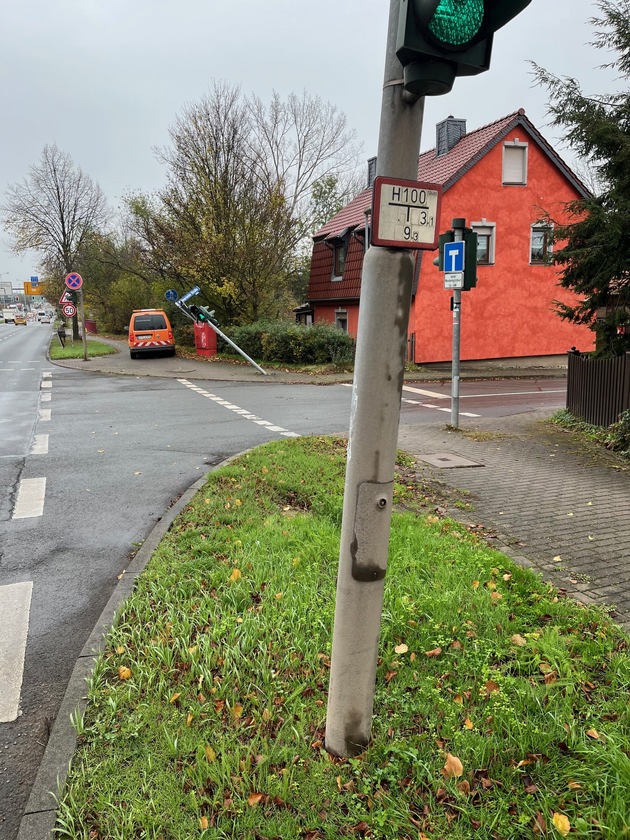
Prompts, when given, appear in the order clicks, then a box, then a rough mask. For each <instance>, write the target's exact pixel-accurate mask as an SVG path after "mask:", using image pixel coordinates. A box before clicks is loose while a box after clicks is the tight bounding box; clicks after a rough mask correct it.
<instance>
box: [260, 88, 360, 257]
mask: <svg viewBox="0 0 630 840" xmlns="http://www.w3.org/2000/svg"><path fill="white" fill-rule="evenodd" d="M248 110H249V112H250V124H251V134H250V146H251V154H252V160H253V161H254V163H255V165H256V166H257V168H258V169H259V171H260V173H261V175H262V176H263V177H264V178H265V179H266V180H267V182H268V183H273V184H280V185H282V189H283V193H284V195H285V197H286V201H287V206H288V209H289V212H290V213H291V215H292V216H293V217H294V219H295V225H294V228H293V236H294V244H297V243H298V242H299V240H300V239H302V238H303V237H304V236H305V235H307V234H308V233H310V232H311V230H312V229H313V225H314V219H313V216H312V207H313V205H312V200H311V193H312V189H313V185H314V184H316V183H318V182H321V181H322V180H324V179H327V178H330V177H334V178H335V180H336V182H337V183H342V182H343V181H344V180H346V179H348V177H349V176H350V175H351V174H352V173H353V172H355V171H356V168H357V158H358V154H359V151H360V146H359V145H358V144H357V142H356V132H355V131H351V130H349V129H348V127H347V122H346V117H345V114H343V113H341V112H340V111H338V110H337V108H336V107H335V106H334V105H332V104H331V103H330V102H323V101H322V100H321V99H320V98H319V97H318V96H310V95H309V94H308V93H306V91H305V92H303V93H302V96H301V97H299V96H297V95H296V94H295V93H291V94H289V96H288V97H287V99H286V101H284V102H283V101H282V100H281V99H280V97H279V96H278V94H277V93H276V92H275V91H274V93H273V96H272V98H271V102H270V103H269V104H268V105H265V104H264V103H263V102H262V100H261V99H259V98H258V97H257V96H251V97H250V98H249V100H248Z"/></svg>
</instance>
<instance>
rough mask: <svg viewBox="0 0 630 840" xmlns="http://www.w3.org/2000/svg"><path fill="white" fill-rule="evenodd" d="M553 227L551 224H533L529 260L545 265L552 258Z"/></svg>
mask: <svg viewBox="0 0 630 840" xmlns="http://www.w3.org/2000/svg"><path fill="white" fill-rule="evenodd" d="M552 231H553V229H552V227H551V225H545V224H541V223H538V224H535V225H532V233H531V241H530V249H529V252H530V253H529V261H530V262H531V263H537V264H539V265H541V264H542V265H544V264H545V263H549V262H550V260H551V251H552Z"/></svg>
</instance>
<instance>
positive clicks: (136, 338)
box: [127, 309, 175, 359]
mask: <svg viewBox="0 0 630 840" xmlns="http://www.w3.org/2000/svg"><path fill="white" fill-rule="evenodd" d="M127 330H128V333H129V335H128V337H127V343H128V345H129V355H130V356H131V358H132V359H137V358H139V357H140V356H146V355H148V354H152V353H159V352H162V353H166V354H167V355H169V356H174V355H175V336H174V335H173V328H172V327H171V323H170V321H169V320H168V315H167V314H166V312H164V310H163V309H134V311H133V312H132V313H131V320H130V321H129V326H128V327H127Z"/></svg>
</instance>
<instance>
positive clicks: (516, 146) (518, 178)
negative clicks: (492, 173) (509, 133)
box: [501, 139, 528, 186]
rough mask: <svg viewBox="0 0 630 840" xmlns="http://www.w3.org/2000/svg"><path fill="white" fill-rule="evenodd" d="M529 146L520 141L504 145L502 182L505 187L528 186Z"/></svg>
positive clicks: (516, 140)
mask: <svg viewBox="0 0 630 840" xmlns="http://www.w3.org/2000/svg"><path fill="white" fill-rule="evenodd" d="M527 158H528V144H527V143H521V142H520V141H519V140H518V139H515V140H512V141H511V142H509V143H504V144H503V168H502V170H501V171H502V175H501V177H502V182H503V184H504V185H505V186H524V185H526V184H527Z"/></svg>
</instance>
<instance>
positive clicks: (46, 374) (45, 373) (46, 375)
mask: <svg viewBox="0 0 630 840" xmlns="http://www.w3.org/2000/svg"><path fill="white" fill-rule="evenodd" d="M42 376H43V378H44V379H50V377H51V376H52V370H44V371H42Z"/></svg>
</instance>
